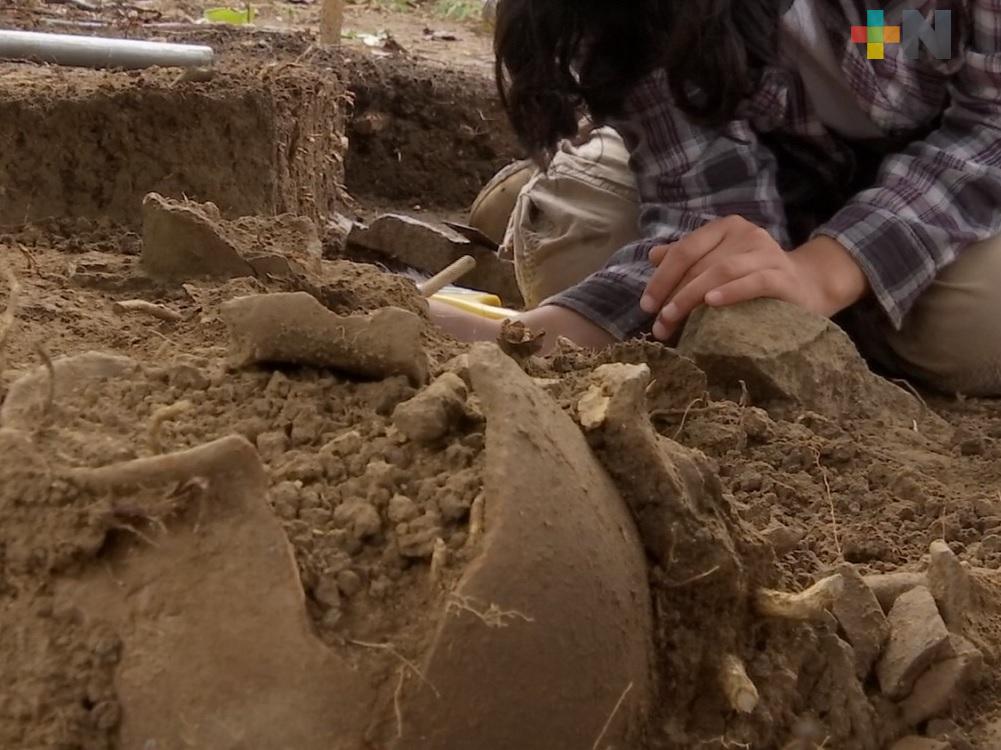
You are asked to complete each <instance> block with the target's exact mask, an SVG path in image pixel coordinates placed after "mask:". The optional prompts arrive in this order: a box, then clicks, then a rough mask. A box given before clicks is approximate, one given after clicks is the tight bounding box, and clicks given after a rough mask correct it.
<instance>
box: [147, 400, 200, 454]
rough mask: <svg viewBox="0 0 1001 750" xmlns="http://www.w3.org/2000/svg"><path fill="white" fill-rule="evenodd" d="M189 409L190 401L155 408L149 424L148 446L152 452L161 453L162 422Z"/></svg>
mask: <svg viewBox="0 0 1001 750" xmlns="http://www.w3.org/2000/svg"><path fill="white" fill-rule="evenodd" d="M190 409H191V402H190V401H178V402H177V403H176V404H171V405H170V406H164V407H161V408H160V409H157V410H156V412H154V414H153V418H152V419H151V420H150V424H149V447H150V450H152V451H153V452H154V453H163V445H162V442H161V437H162V434H161V433H162V430H163V423H164V422H169V421H170V420H172V419H177V417H179V416H180V415H181V414H184V413H185V412H186V411H189V410H190Z"/></svg>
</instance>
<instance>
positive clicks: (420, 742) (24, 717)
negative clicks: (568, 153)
mask: <svg viewBox="0 0 1001 750" xmlns="http://www.w3.org/2000/svg"><path fill="white" fill-rule="evenodd" d="M165 7H166V6H165ZM170 7H171V8H174V6H170ZM177 7H178V8H180V7H181V6H177ZM276 7H277V10H276V9H275V8H272V10H273V11H274V15H275V17H276V18H285V17H286V16H285V15H283V14H284V13H285V10H284V8H286V7H291V6H276ZM158 12H159V13H160V15H159V16H156V17H155V18H153V17H151V16H150V17H147V16H143V15H140V16H139V18H138V20H136V18H135V17H129V18H126V20H127V21H129V23H128V24H126V23H124V22H123V21H122V19H121V18H120V17H119V16H118V15H116V14H118V13H119V11H114V13H112V12H111V11H109V12H108V13H104V14H101V13H96V14H95V13H86V12H84V11H82V10H79V9H74V8H64V7H61V6H60V10H59V13H58V14H57V13H56V12H55V11H51V10H47V11H39V10H38V9H37V8H35V7H34V6H31V5H30V4H24V5H20V4H18V5H15V6H12V7H11V8H9V9H8V10H7V11H5V13H6V14H7V15H6V16H4V17H3V18H4V20H5V21H7V22H9V24H10V25H17V26H21V27H25V26H32V27H39V26H41V27H44V26H46V23H43V21H46V20H47V19H48V20H52V19H53V18H54V19H55V20H56V21H57V22H58V24H62V25H63V26H65V25H66V24H80V23H83V22H85V21H86V22H89V23H100V24H103V26H101V28H104V29H106V31H107V33H110V34H114V35H123V34H125V33H126V32H127V33H128V34H135V33H137V32H136V28H137V25H138V27H139V28H140V30H141V33H142V34H143V35H144V36H150V37H154V38H164V39H170V40H173V41H195V42H200V43H211V44H213V46H215V47H216V49H217V51H218V52H219V55H220V60H219V63H218V68H217V70H216V73H215V75H214V77H213V78H212V80H211V81H202V80H181V79H179V78H178V74H177V72H176V71H146V72H143V73H122V72H95V71H81V70H68V69H60V68H53V67H43V66H36V65H33V64H30V63H13V62H12V63H0V146H2V148H0V673H2V676H3V680H2V682H3V685H2V687H0V747H2V748H11V749H12V750H13V749H22V748H23V749H25V750H36V749H37V750H43V749H44V750H57V749H58V750H71V749H72V750H77V749H79V750H98V749H112V748H114V749H120V750H133V749H137V750H138V749H142V750H175V748H176V749H177V750H181V749H186V748H205V749H211V750H230V749H231V750H236V749H237V748H240V749H241V750H278V749H288V750H312V749H313V748H317V749H319V748H323V749H324V750H330V749H331V748H337V749H340V748H343V749H344V750H361V749H363V748H375V749H379V750H381V749H383V748H386V749H393V750H397V749H398V750H403V749H404V748H407V749H410V748H413V749H415V750H416V749H428V750H432V749H433V750H469V749H472V748H476V749H477V750H509V749H511V750H514V749H518V750H562V749H563V748H566V749H568V750H570V749H580V750H588V749H590V750H609V749H610V748H615V749H617V750H668V749H670V750H675V749H677V750H682V749H685V748H699V749H706V750H717V749H718V750H735V749H737V748H740V749H741V750H745V749H753V750H773V749H774V750H821V748H823V749H825V750H883V749H884V748H891V749H895V750H948V749H950V748H952V749H953V750H965V749H966V748H977V749H978V750H992V749H995V748H1001V705H999V696H1001V681H999V678H998V676H997V675H998V665H999V663H1001V408H999V406H998V404H997V403H996V402H992V401H983V400H975V399H969V398H964V397H963V396H962V395H950V396H942V395H936V394H930V393H926V392H923V391H921V390H918V389H915V388H914V387H913V386H911V385H909V384H906V383H896V382H894V383H891V382H889V381H887V380H884V379H882V378H880V377H879V376H877V375H875V374H873V373H872V372H870V371H869V369H868V368H867V367H866V365H865V363H864V362H863V361H862V360H861V358H860V357H859V355H858V354H857V352H856V350H855V348H854V347H853V346H852V344H851V342H850V341H849V340H848V339H847V337H846V336H845V335H844V334H843V333H841V331H840V330H838V329H837V328H836V327H834V326H833V325H832V324H830V323H829V322H827V321H825V320H821V319H815V318H813V317H810V316H808V315H805V314H803V313H801V312H798V311H796V310H795V309H793V308H790V307H787V306H784V305H782V304H780V303H772V302H759V303H755V304H751V305H747V306H744V307H741V308H736V309H732V310H725V311H717V312H713V313H702V314H699V315H697V316H696V317H695V318H694V319H693V320H692V321H690V322H689V324H688V327H687V330H686V332H685V335H684V337H683V339H682V341H681V342H680V344H679V345H678V347H677V349H669V348H666V347H663V346H661V345H659V344H655V343H652V342H647V341H637V342H630V343H624V344H620V345H616V346H614V347H612V348H610V349H608V350H607V351H604V352H588V351H584V350H581V349H579V348H576V347H574V346H573V345H571V344H570V343H569V342H566V341H561V342H560V344H559V346H558V347H557V349H556V351H555V352H554V353H553V354H551V355H550V356H548V357H544V358H543V357H539V356H537V354H536V353H535V349H536V347H535V346H534V339H533V336H532V334H531V332H526V331H523V330H519V328H518V326H517V325H514V326H508V327H506V328H505V331H504V333H503V335H502V336H501V338H500V340H498V341H497V342H496V343H484V344H478V345H475V346H468V345H464V344H459V343H457V342H455V341H453V340H451V339H450V338H449V337H447V336H446V335H445V334H444V333H442V332H441V331H439V330H438V329H436V328H435V326H434V325H433V324H432V323H431V322H430V320H429V317H428V312H427V303H426V302H425V300H424V299H423V297H422V296H421V295H420V293H419V292H418V289H417V287H416V286H415V284H414V282H413V281H412V280H411V278H410V277H409V276H407V275H401V274H395V273H390V272H389V271H387V270H386V266H380V265H377V264H373V263H371V262H360V261H362V260H366V261H371V260H372V259H371V257H369V256H365V257H364V258H362V257H361V256H352V248H351V245H350V243H348V244H347V245H345V242H344V229H345V222H344V220H345V219H351V220H353V219H359V218H371V216H372V215H373V214H374V213H376V212H377V211H381V210H383V209H386V208H392V209H394V210H396V211H409V212H410V213H412V214H416V215H418V216H421V217H423V218H425V219H427V218H429V217H432V218H456V217H459V216H461V215H462V213H463V209H464V208H465V207H466V206H468V204H469V202H471V200H472V198H473V197H474V196H475V194H476V191H477V189H478V187H479V186H480V185H481V184H482V182H483V181H484V180H486V179H487V178H488V177H489V176H490V175H491V174H492V172H493V171H494V170H495V169H496V168H498V167H499V166H501V165H503V164H504V163H505V162H507V161H508V160H510V159H512V158H514V157H516V156H517V155H518V154H517V150H516V149H515V148H514V146H513V144H512V139H511V137H510V135H509V134H508V133H507V131H506V130H505V129H504V127H503V125H502V122H503V119H502V117H501V115H500V112H499V110H498V109H497V105H496V103H495V102H494V99H493V97H492V95H491V94H490V82H489V80H488V75H489V70H488V64H487V62H484V61H485V60H486V58H487V57H488V55H487V53H486V49H487V46H488V42H487V40H486V38H485V37H484V36H482V32H480V31H478V30H477V29H476V28H474V27H473V26H471V25H464V24H452V25H448V24H447V23H445V22H442V21H441V18H440V16H435V15H430V14H428V12H426V11H422V10H419V11H417V12H416V13H417V15H414V14H413V13H407V14H405V15H403V16H400V17H399V18H403V19H405V20H403V21H396V20H395V19H397V18H398V16H395V15H384V14H381V13H380V12H379V11H378V10H377V9H373V8H372V7H362V8H356V9H355V10H354V11H353V13H354V15H353V16H349V22H350V21H351V19H354V22H355V23H357V24H367V25H370V26H373V30H374V27H375V26H377V25H378V26H382V25H387V26H389V25H392V24H393V23H395V22H398V23H400V24H401V25H400V27H399V30H398V31H397V33H396V38H398V39H399V40H400V41H401V46H402V47H404V51H402V52H401V51H399V50H387V49H386V48H385V47H381V48H378V49H375V50H374V51H373V50H370V49H365V48H364V47H363V46H359V45H357V44H348V45H347V46H346V47H345V48H344V49H338V50H325V49H320V48H317V47H316V46H315V45H314V44H313V43H312V37H311V36H310V32H309V31H308V30H306V31H303V30H302V28H297V29H288V28H285V29H272V30H261V29H224V28H217V27H214V26H208V27H205V26H194V25H192V24H190V23H189V21H190V18H188V16H189V15H190V13H191V10H190V9H186V10H185V9H183V8H182V9H181V10H177V9H176V8H175V9H174V10H172V11H166V10H163V11H158ZM109 13H111V15H112V16H113V17H112V18H110V20H109V18H108V17H107V16H108V14H109ZM172 13H173V14H174V15H171V14H172ZM290 13H291V11H289V14H290ZM303 13H307V11H303ZM421 13H425V15H421ZM289 17H291V16H289ZM312 18H313V17H312V16H307V20H306V21H304V22H303V23H304V24H306V25H307V26H308V22H311V20H310V19H312ZM95 19H96V20H95ZM130 19H131V20H130ZM58 24H56V25H58ZM130 24H131V25H130ZM143 24H145V26H143ZM157 24H160V25H157ZM415 24H417V26H418V27H422V26H425V25H435V26H436V27H444V28H446V29H451V30H454V32H455V34H456V35H457V36H459V37H461V38H462V41H461V42H460V44H461V47H459V48H458V49H460V50H461V54H460V53H456V54H460V56H463V61H462V64H448V63H449V61H448V60H445V61H443V60H441V59H439V57H440V56H441V53H440V52H439V50H440V49H441V47H440V46H438V45H440V44H446V43H447V42H437V41H429V40H433V39H435V37H434V36H433V35H431V36H429V35H428V34H425V33H424V32H423V30H421V29H419V30H418V31H414V25H415ZM48 25H50V26H51V25H52V24H48ZM70 28H80V27H73V26H70ZM408 34H413V35H414V36H413V39H412V40H411V37H408V36H407V35H408ZM422 45H423V46H422ZM452 63H454V60H453V61H452ZM417 204H419V209H418V207H417ZM429 207H430V208H432V209H433V212H431V213H429V212H428V211H427V209H428V208H429ZM334 214H338V215H340V217H341V220H339V221H336V222H335V221H331V220H330V219H331V217H332V216H333V215H334ZM387 241H389V242H392V237H390V238H389V240H387ZM399 242H400V243H401V244H406V242H407V239H406V238H404V237H401V238H400V239H399ZM402 249H405V248H402ZM480 251H481V252H482V248H481V249H480ZM390 255H392V253H390ZM423 270H426V271H436V270H440V269H438V268H434V269H423ZM495 271H496V273H497V274H505V273H510V271H509V269H505V268H504V267H503V265H502V264H498V265H497V266H496V269H495ZM496 282H497V284H498V285H503V284H505V283H510V278H504V279H496Z"/></svg>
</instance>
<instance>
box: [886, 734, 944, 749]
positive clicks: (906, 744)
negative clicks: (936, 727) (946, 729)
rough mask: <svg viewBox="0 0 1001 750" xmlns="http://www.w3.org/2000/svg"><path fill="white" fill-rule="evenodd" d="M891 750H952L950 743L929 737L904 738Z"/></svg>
mask: <svg viewBox="0 0 1001 750" xmlns="http://www.w3.org/2000/svg"><path fill="white" fill-rule="evenodd" d="M890 750H951V747H950V746H949V743H948V742H943V741H942V740H933V739H931V738H929V737H904V739H902V740H899V741H898V742H896V743H894V744H893V745H892V746H891V747H890Z"/></svg>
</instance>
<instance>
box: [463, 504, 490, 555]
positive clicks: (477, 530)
mask: <svg viewBox="0 0 1001 750" xmlns="http://www.w3.org/2000/svg"><path fill="white" fill-rule="evenodd" d="M485 528H486V499H485V498H484V497H483V495H477V496H476V499H475V500H473V505H472V507H471V508H470V509H469V536H468V537H467V538H466V546H467V547H472V546H474V545H477V544H479V543H480V539H481V538H482V537H483V531H484V529H485Z"/></svg>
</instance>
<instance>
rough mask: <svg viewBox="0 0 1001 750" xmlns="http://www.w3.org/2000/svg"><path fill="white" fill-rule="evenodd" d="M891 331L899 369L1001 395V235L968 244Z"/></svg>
mask: <svg viewBox="0 0 1001 750" xmlns="http://www.w3.org/2000/svg"><path fill="white" fill-rule="evenodd" d="M887 328H888V329H889V330H887V331H886V332H885V336H886V344H887V345H888V347H889V353H890V355H891V356H892V357H893V359H894V360H895V363H894V364H895V366H896V367H895V369H899V370H900V371H901V372H902V373H904V374H906V375H908V376H910V377H913V378H914V379H917V380H920V381H922V382H924V383H925V384H927V385H930V386H932V387H934V388H937V389H939V390H942V391H945V392H947V393H963V394H966V395H970V396H1001V237H996V238H994V239H992V240H987V241H986V242H981V243H978V244H976V245H973V246H972V247H970V248H968V249H967V250H965V251H964V252H963V253H962V254H961V255H960V256H959V258H958V259H957V260H956V262H955V263H953V264H952V265H950V266H948V267H947V268H946V269H945V270H944V271H943V272H942V273H941V274H940V275H939V277H938V278H937V279H936V280H935V282H934V284H933V285H932V286H931V287H930V288H929V289H928V290H927V291H926V292H925V293H924V294H923V295H922V296H921V297H920V298H919V299H918V301H917V303H916V304H915V305H914V307H913V308H912V310H911V312H910V313H909V314H908V316H907V318H906V319H905V321H904V326H903V328H902V329H901V330H900V331H896V330H892V329H890V327H889V326H887Z"/></svg>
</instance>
